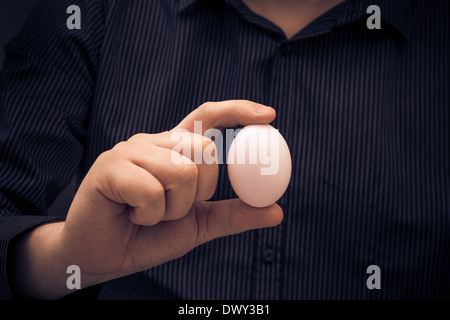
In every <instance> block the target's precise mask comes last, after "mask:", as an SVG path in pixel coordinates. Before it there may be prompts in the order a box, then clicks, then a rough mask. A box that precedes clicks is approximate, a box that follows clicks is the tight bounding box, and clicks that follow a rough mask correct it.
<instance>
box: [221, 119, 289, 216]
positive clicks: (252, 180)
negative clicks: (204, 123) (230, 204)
mask: <svg viewBox="0 0 450 320" xmlns="http://www.w3.org/2000/svg"><path fill="white" fill-rule="evenodd" d="M227 166H228V176H229V178H230V182H231V185H232V187H233V189H234V191H235V192H236V194H237V195H238V197H239V198H240V199H241V200H242V201H243V202H245V203H247V204H249V205H251V206H253V207H266V206H269V205H271V204H273V203H275V202H276V201H277V200H278V199H280V198H281V196H282V195H283V194H284V192H285V191H286V189H287V187H288V185H289V181H290V179H291V170H292V163H291V153H290V152H289V147H288V145H287V143H286V141H285V140H284V138H283V136H282V135H281V134H280V133H279V131H278V130H277V129H275V128H274V127H272V126H271V125H268V124H258V125H248V126H245V127H244V128H242V129H241V130H240V131H239V133H238V134H237V135H236V137H235V138H234V140H233V142H232V144H231V146H230V149H229V151H228V157H227Z"/></svg>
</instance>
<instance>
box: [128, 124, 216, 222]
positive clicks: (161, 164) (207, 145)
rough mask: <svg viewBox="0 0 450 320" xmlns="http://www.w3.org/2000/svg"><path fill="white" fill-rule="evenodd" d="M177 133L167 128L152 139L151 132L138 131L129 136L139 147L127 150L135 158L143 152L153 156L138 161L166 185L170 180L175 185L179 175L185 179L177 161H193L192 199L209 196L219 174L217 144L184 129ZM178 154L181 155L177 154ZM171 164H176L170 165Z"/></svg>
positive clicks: (185, 162)
mask: <svg viewBox="0 0 450 320" xmlns="http://www.w3.org/2000/svg"><path fill="white" fill-rule="evenodd" d="M179 133H180V134H179V135H177V134H174V132H167V133H166V134H161V135H158V139H155V137H153V135H148V134H147V135H146V134H139V135H137V136H136V137H133V138H132V139H130V140H129V142H132V143H136V144H139V147H138V148H136V149H135V150H130V151H129V152H131V153H133V154H135V156H134V158H136V159H139V158H142V156H143V155H144V154H147V156H146V157H151V158H152V159H153V161H151V163H148V165H145V159H144V161H141V162H140V165H143V166H144V165H145V168H147V169H148V170H149V171H151V172H152V173H153V174H154V175H155V176H156V177H157V178H158V179H160V181H162V183H163V185H164V186H165V187H166V186H167V185H169V184H170V185H174V184H175V183H176V181H178V180H180V179H181V180H180V181H181V182H183V181H185V179H184V178H185V177H184V176H183V175H182V173H183V172H182V171H181V170H183V169H182V167H181V168H180V165H182V164H185V165H191V164H193V163H195V164H196V165H197V169H198V170H197V171H198V175H197V185H196V187H195V186H190V188H193V190H195V191H196V192H195V200H196V201H203V200H208V199H211V197H212V196H213V195H214V192H215V190H216V186H217V181H218V177H219V169H218V161H217V150H216V145H215V144H214V142H213V141H212V140H211V139H208V138H206V137H203V136H201V135H196V134H193V133H189V132H187V131H186V130H182V132H179ZM152 144H153V145H157V146H158V147H160V148H159V149H158V151H155V149H154V147H153V146H152ZM180 154H181V155H183V156H182V157H180ZM150 160H151V159H149V160H148V161H150ZM170 164H172V165H175V166H178V167H177V168H170V167H169V165H170ZM191 169H193V168H191ZM180 174H181V176H180ZM186 182H188V181H186ZM166 190H167V189H166ZM191 205H192V204H191ZM186 213H187V212H186Z"/></svg>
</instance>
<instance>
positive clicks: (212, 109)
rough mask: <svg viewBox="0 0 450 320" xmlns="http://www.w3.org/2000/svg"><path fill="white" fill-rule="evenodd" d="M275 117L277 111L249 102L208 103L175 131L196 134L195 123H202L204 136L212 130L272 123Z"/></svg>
mask: <svg viewBox="0 0 450 320" xmlns="http://www.w3.org/2000/svg"><path fill="white" fill-rule="evenodd" d="M275 117H276V112H275V109H273V108H271V107H268V106H265V105H263V104H259V103H256V102H253V101H249V100H225V101H219V102H206V103H204V104H202V105H201V106H199V107H198V108H197V109H195V110H194V111H192V112H191V113H190V114H188V115H187V116H186V117H185V118H184V119H183V120H182V121H181V122H180V123H179V124H178V125H177V126H176V127H175V128H174V129H185V130H188V131H190V132H194V122H195V121H201V123H202V134H203V133H204V132H205V131H206V130H208V129H212V128H215V129H222V128H226V127H235V126H238V125H243V126H245V125H249V124H265V123H270V122H272V121H273V120H274V119H275Z"/></svg>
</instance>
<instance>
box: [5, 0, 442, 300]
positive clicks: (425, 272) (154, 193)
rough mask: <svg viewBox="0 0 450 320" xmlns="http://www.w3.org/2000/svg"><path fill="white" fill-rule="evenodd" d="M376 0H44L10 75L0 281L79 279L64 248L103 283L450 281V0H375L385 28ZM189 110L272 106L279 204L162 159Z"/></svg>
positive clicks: (111, 291)
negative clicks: (278, 139)
mask: <svg viewBox="0 0 450 320" xmlns="http://www.w3.org/2000/svg"><path fill="white" fill-rule="evenodd" d="M372 4H373V3H372V2H369V1H363V0H361V1H345V2H343V1H312V0H311V1H287V0H286V1H268V0H267V1H240V0H223V1H214V2H212V1H195V0H180V1H176V0H170V1H169V0H167V1H79V3H78V5H79V7H80V8H81V13H82V21H81V29H80V30H77V29H75V30H71V29H68V28H67V27H66V19H67V15H65V12H66V11H65V10H66V8H67V7H68V6H69V5H73V3H69V2H68V1H53V0H49V1H43V2H42V4H41V6H40V7H39V10H38V11H37V12H36V13H35V15H34V16H33V17H32V18H31V19H30V20H29V22H28V24H27V25H26V26H25V27H24V29H23V31H22V33H21V34H20V36H19V37H18V38H17V39H16V40H15V41H14V42H12V43H10V45H9V48H8V59H7V62H6V64H5V68H4V70H3V72H2V77H1V87H0V88H1V93H0V94H1V95H0V110H1V111H0V112H1V141H0V151H1V168H2V169H1V170H2V171H1V175H0V177H1V180H0V190H1V203H0V204H1V207H0V208H1V216H2V218H1V220H0V223H1V228H0V230H1V239H2V242H1V243H2V245H1V248H2V262H1V268H2V269H1V272H2V277H1V285H0V288H1V293H2V297H3V298H47V299H48V298H50V299H54V298H61V297H63V296H66V295H68V294H70V293H71V290H70V288H68V287H67V285H66V280H67V277H68V274H67V273H66V270H67V267H68V266H70V265H76V266H78V267H79V268H80V270H81V280H82V287H83V288H87V290H82V291H81V292H80V293H81V294H85V295H90V294H95V296H96V297H97V298H99V299H102V298H103V299H108V298H127V299H132V298H140V299H142V298H149V299H165V298H182V299H192V298H194V299H228V298H234V299H278V298H281V299H317V298H318V299H343V298H345V299H349V298H356V299H371V298H375V299H379V298H448V297H450V290H449V288H450V286H449V282H450V278H449V276H448V274H449V272H448V266H449V259H450V256H449V253H448V252H450V251H449V250H448V249H449V241H448V239H449V221H450V220H449V211H448V208H449V202H448V201H449V198H450V197H449V193H450V179H449V174H448V173H449V167H448V165H449V163H450V161H449V159H450V157H449V149H450V147H449V145H450V144H449V126H448V124H449V123H448V119H449V108H448V101H449V99H448V98H449V97H448V95H449V93H448V86H449V78H448V75H449V73H448V69H449V59H448V54H447V53H448V49H449V41H448V14H447V15H446V14H445V13H446V12H447V13H448V12H449V5H448V2H446V1H396V2H395V3H394V2H392V1H378V2H377V5H378V6H379V7H380V8H381V17H382V19H383V20H382V28H381V29H375V30H371V29H369V28H367V25H366V19H367V18H368V16H367V8H368V7H369V6H370V5H372ZM208 101H209V102H208ZM197 106H199V107H198V108H197ZM267 106H272V107H267ZM194 121H202V125H203V126H202V127H203V129H204V130H206V129H208V128H225V127H235V126H238V125H247V124H252V123H270V122H273V124H274V126H276V127H277V128H279V129H280V131H281V132H282V133H283V135H284V136H285V137H286V140H287V142H288V144H289V145H290V148H291V152H292V158H293V176H292V179H291V184H290V186H289V188H288V190H287V192H286V194H285V195H284V196H283V198H282V199H281V200H280V202H279V205H278V204H274V205H272V206H269V207H267V208H262V209H261V208H252V207H250V206H248V205H246V204H244V203H243V202H241V201H240V200H239V199H231V198H233V193H232V190H231V188H230V186H229V184H228V182H227V178H226V172H225V166H221V167H220V168H218V167H217V166H216V165H197V164H195V163H193V162H189V161H188V162H187V164H186V163H184V164H182V165H178V166H177V165H175V164H174V163H173V162H172V161H170V159H171V157H172V155H173V143H174V142H173V141H172V140H171V138H170V136H171V133H172V132H173V130H175V129H186V130H188V131H190V132H193V124H194ZM192 134H194V133H192ZM211 143H212V142H211V141H210V140H208V139H204V140H203V144H202V148H206V147H208V146H210V145H211ZM78 167H80V170H79V171H80V172H79V176H80V177H82V178H83V181H82V183H81V185H80V187H79V189H78V191H77V194H76V196H75V198H74V200H73V203H72V205H71V208H70V210H69V212H68V214H67V218H65V219H57V218H53V217H46V216H45V212H46V208H47V206H48V205H49V204H51V202H52V200H53V199H54V197H55V195H56V194H57V192H58V191H59V190H61V188H62V187H63V186H64V184H65V183H67V182H68V181H69V179H70V177H71V175H72V174H73V173H74V172H75V170H76V169H77V168H78ZM219 169H220V170H219ZM216 185H217V188H216ZM213 194H214V197H213V198H212V199H213V200H214V201H206V200H208V199H210V198H211V197H212V196H213ZM281 208H283V209H281ZM282 220H283V222H282V223H281V221H282ZM269 227H272V228H269ZM252 229H256V230H254V231H249V232H244V231H248V230H252ZM227 235H232V236H230V237H224V236H227ZM212 240H214V241H212ZM373 265H377V266H379V268H380V270H381V272H382V274H383V276H382V278H381V279H382V283H381V289H373V287H371V286H370V285H369V284H368V282H366V280H367V277H368V274H367V273H366V270H367V269H368V267H370V266H373ZM377 281H379V280H377ZM377 287H378V288H379V287H380V286H379V284H378V285H377Z"/></svg>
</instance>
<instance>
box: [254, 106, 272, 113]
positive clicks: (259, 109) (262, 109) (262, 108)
mask: <svg viewBox="0 0 450 320" xmlns="http://www.w3.org/2000/svg"><path fill="white" fill-rule="evenodd" d="M269 108H270V107H266V106H263V105H261V104H258V105H256V107H255V112H256V113H263V112H266V111H267V109H269Z"/></svg>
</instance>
